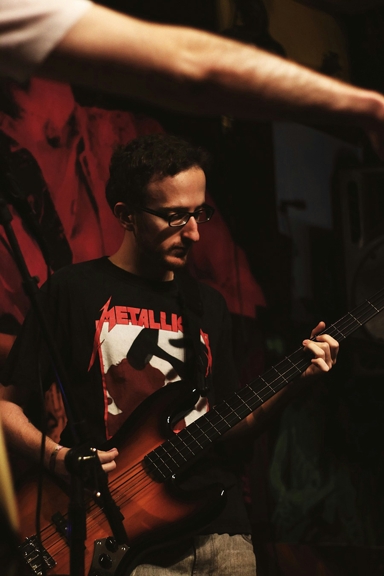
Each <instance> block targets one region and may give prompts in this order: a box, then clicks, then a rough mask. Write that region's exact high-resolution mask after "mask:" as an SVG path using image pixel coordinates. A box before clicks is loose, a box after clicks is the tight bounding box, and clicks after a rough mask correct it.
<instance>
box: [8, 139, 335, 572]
mask: <svg viewBox="0 0 384 576" xmlns="http://www.w3.org/2000/svg"><path fill="white" fill-rule="evenodd" d="M205 171H206V158H205V155H204V153H203V152H202V151H201V150H200V149H199V148H197V149H196V148H195V147H192V146H191V145H190V144H188V143H187V142H185V141H183V140H181V139H180V138H177V137H174V136H172V135H166V134H153V135H149V136H144V137H141V138H138V139H136V140H134V141H132V142H130V143H129V144H128V145H127V146H126V147H125V148H123V149H122V150H118V151H116V152H115V154H114V156H113V158H112V162H111V168H110V179H109V182H108V184H107V189H106V194H107V200H108V203H109V205H110V206H111V209H112V210H113V212H114V214H115V216H116V217H117V219H118V221H119V223H120V225H121V226H122V227H123V228H124V237H123V241H122V244H121V246H120V248H119V249H118V251H117V252H116V253H115V254H113V255H111V256H110V257H109V258H107V257H103V258H100V259H97V260H93V261H89V262H84V263H80V264H75V265H71V266H68V267H66V268H63V269H61V270H59V271H58V272H56V273H55V274H54V275H53V277H52V279H51V281H50V283H49V284H48V288H46V289H45V290H43V294H44V297H43V301H42V302H43V306H44V309H45V311H46V313H47V317H48V319H49V323H50V325H51V326H52V329H53V333H54V336H55V338H56V341H57V345H58V348H59V349H60V350H61V351H62V356H63V362H64V364H65V367H66V369H67V373H68V375H69V379H70V384H71V390H72V392H73V394H74V398H75V399H76V402H77V405H78V406H79V407H81V409H82V411H83V415H84V418H85V419H86V421H87V422H88V424H89V426H90V429H91V433H92V437H93V438H94V441H95V444H96V446H97V447H99V448H100V447H102V446H103V444H104V442H105V440H106V439H111V438H114V436H115V434H116V433H117V432H118V431H119V430H121V426H122V425H123V423H124V422H125V421H126V420H127V418H129V416H130V415H131V414H132V412H133V410H134V409H135V408H137V407H138V406H139V405H141V403H142V402H143V401H145V399H146V398H156V399H157V400H156V401H154V404H155V406H152V407H151V408H150V409H149V408H146V409H145V410H144V411H143V413H142V414H141V420H142V419H143V418H147V417H148V415H147V414H148V412H150V410H156V406H157V404H158V401H160V400H159V399H160V398H161V396H159V390H161V391H162V393H164V390H165V391H168V390H170V391H172V394H173V390H183V391H184V388H180V386H183V385H182V384H181V383H180V382H179V381H180V380H185V381H186V382H187V383H188V386H189V383H190V384H191V387H190V389H191V390H192V388H193V387H195V389H196V388H197V390H199V392H200V393H199V394H198V395H197V396H196V397H195V396H193V402H192V403H191V401H190V400H189V403H188V406H186V400H187V398H184V397H183V398H181V399H179V400H178V403H177V404H178V407H177V410H176V409H175V407H173V409H171V408H169V416H172V411H176V412H177V413H178V417H177V418H175V419H172V420H174V421H172V428H173V429H174V430H175V431H178V432H179V433H180V434H182V431H183V429H184V428H185V427H186V426H189V425H190V424H191V423H192V422H194V421H196V419H197V418H199V417H204V415H205V414H206V413H207V412H208V413H209V409H210V408H211V407H212V406H214V405H217V404H218V403H219V402H220V401H221V400H224V399H228V402H231V400H230V398H231V396H232V395H233V394H234V393H235V391H236V372H235V368H234V363H233V359H232V349H231V336H230V333H231V330H230V316H229V313H228V310H227V308H226V305H225V302H224V299H223V297H222V296H221V295H220V294H219V293H218V292H217V291H215V290H213V289H212V288H210V287H208V286H207V285H204V284H201V283H196V282H195V281H194V280H193V279H192V278H189V277H188V276H185V270H184V269H185V265H186V262H187V257H188V253H189V251H190V249H191V248H192V246H193V244H194V243H196V242H198V240H199V226H200V225H203V224H204V223H206V222H208V221H209V220H210V218H211V217H212V216H213V212H214V211H213V209H212V208H210V207H209V206H207V205H206V203H205V188H206V175H205ZM207 225H209V224H207ZM323 329H324V323H319V325H318V326H317V327H316V329H315V330H314V331H313V334H315V333H318V332H319V331H320V330H323ZM303 345H304V347H305V348H307V349H308V350H309V351H311V352H312V354H313V360H312V361H311V366H310V367H309V368H308V369H307V370H306V372H305V375H306V376H309V375H311V374H315V373H318V372H321V371H325V372H326V371H328V370H329V369H330V368H331V367H332V365H333V364H334V362H335V361H336V357H337V352H338V343H337V342H336V341H335V340H334V339H333V338H331V337H330V336H328V335H319V336H318V341H317V342H315V341H312V340H305V341H304V342H303ZM44 349H45V348H44V344H42V343H41V341H40V343H39V336H38V327H37V322H36V320H35V319H34V315H33V314H29V315H28V316H27V319H26V321H25V323H24V325H23V328H22V331H21V334H20V336H19V337H18V338H17V340H16V344H15V345H14V347H13V349H12V351H11V353H10V356H9V359H8V364H7V366H6V369H5V380H4V384H6V385H7V386H6V387H4V388H3V391H2V392H3V393H2V402H1V409H2V417H3V426H4V431H5V435H6V438H7V439H8V441H9V443H10V445H13V446H14V447H15V448H16V449H18V450H20V451H22V452H23V453H24V454H25V455H27V456H29V457H32V458H33V459H34V460H35V461H37V460H38V455H39V450H40V444H41V433H40V432H39V431H38V430H37V428H36V427H35V426H34V425H33V424H32V422H31V421H29V420H28V419H27V416H26V414H25V412H24V409H25V408H26V407H27V406H28V402H29V400H30V398H31V397H36V393H37V382H38V378H39V375H40V377H41V379H42V381H43V384H44V387H45V388H46V387H47V386H49V385H50V383H51V382H52V378H53V376H52V373H51V370H50V365H49V362H48V359H47V355H46V354H45V353H44ZM201 364H203V366H202V369H200V368H199V367H200V366H201ZM303 380H304V379H300V383H299V384H297V383H292V384H289V385H288V386H286V387H285V388H283V390H281V391H280V392H278V393H277V394H275V395H274V396H273V397H272V398H271V399H270V400H268V401H267V402H265V403H264V404H263V406H262V407H261V408H259V409H258V410H256V411H255V412H254V413H252V414H251V415H249V416H248V417H247V418H244V419H243V420H242V422H240V423H239V424H237V425H236V426H234V427H233V428H232V430H231V431H230V432H229V433H228V434H229V436H232V438H234V437H235V436H236V435H237V434H241V433H245V432H247V431H248V430H250V429H255V430H257V428H258V426H261V425H264V423H265V420H266V418H268V417H269V416H271V415H272V414H273V413H274V412H275V410H276V409H277V408H278V406H279V405H280V406H282V405H284V403H285V402H286V401H287V399H288V398H289V397H290V396H291V394H292V392H294V391H295V390H296V388H297V387H301V386H302V382H303ZM164 387H165V388H164ZM168 387H169V388H168ZM188 390H189V388H188ZM154 395H156V396H154ZM172 401H174V399H173V400H172ZM135 418H136V419H137V416H135ZM128 421H129V420H128ZM199 422H202V420H200V421H199ZM162 424H163V425H164V424H165V422H163V423H162ZM152 426H154V424H153V423H152ZM155 427H156V426H155ZM180 431H181V432H180ZM153 432H154V431H153ZM72 442H73V439H72V438H71V434H70V429H65V430H64V432H63V434H62V437H61V444H60V445H57V444H56V443H55V442H53V440H51V439H49V438H48V439H47V441H46V447H45V465H46V467H47V468H49V469H50V470H51V471H54V472H55V473H56V474H57V475H59V476H62V477H63V478H66V477H67V476H68V472H67V467H66V461H65V457H66V455H67V454H68V446H70V445H71V443H72ZM110 442H113V440H110ZM137 442H139V439H138V440H137ZM200 442H202V440H201V439H200ZM62 446H65V447H64V448H63V447H62ZM187 450H188V447H187ZM118 456H119V454H118V451H117V450H116V449H115V448H113V447H112V448H111V449H110V450H109V451H107V450H100V451H99V458H100V462H101V463H102V465H103V468H104V470H105V471H106V472H110V473H113V472H114V470H115V468H116V466H117V469H118V467H119V457H118ZM189 456H190V455H189V454H188V457H189ZM229 462H230V460H229V455H228V453H227V452H226V443H225V442H218V443H217V445H215V446H214V448H213V450H212V451H210V453H209V458H208V459H201V460H199V461H198V462H197V464H196V465H195V466H193V467H192V468H190V469H189V467H188V466H187V476H188V477H187V478H186V479H185V480H183V485H184V487H189V488H197V487H201V486H203V485H205V484H207V483H208V484H212V483H214V482H220V484H222V485H223V486H224V487H225V489H226V494H227V504H226V505H225V507H224V509H223V510H222V511H221V512H220V514H219V515H218V516H217V517H214V518H213V519H212V520H211V521H210V522H209V523H208V525H205V524H204V523H203V525H202V526H201V529H200V530H199V534H198V535H197V536H196V537H195V538H194V539H192V540H188V541H187V543H186V546H187V547H186V548H182V549H177V550H176V551H175V550H172V551H171V552H170V551H169V550H167V552H166V553H165V552H159V553H158V554H157V555H156V554H155V555H152V556H151V557H150V558H149V557H146V558H143V559H141V560H140V562H141V564H140V565H139V566H138V567H137V568H136V569H135V572H134V574H135V576H139V575H146V576H148V575H152V574H162V575H168V574H171V573H174V574H175V573H177V574H191V573H192V570H193V566H195V569H198V573H199V574H208V573H209V574H220V576H225V575H228V576H233V575H234V574H239V575H240V574H241V576H246V575H254V574H255V558H254V553H253V547H252V543H251V539H250V536H249V533H250V525H249V521H248V518H247V514H246V510H245V507H244V503H243V499H242V494H241V490H240V487H239V481H238V478H237V476H236V471H235V469H234V466H232V465H231V464H230V463H229ZM147 480H148V482H150V479H149V478H148V479H147ZM137 482H139V480H137ZM153 506H154V505H153V503H151V505H150V506H149V507H148V510H147V513H148V514H151V513H152V511H153ZM122 512H123V514H125V511H124V509H123V510H122ZM169 514H171V511H169ZM166 515H167V510H166ZM135 522H138V523H140V522H141V521H140V520H139V519H138V517H137V516H135ZM147 523H148V522H147ZM128 524H129V522H128ZM145 524H146V522H145V521H144V520H143V526H144V525H145ZM130 528H132V526H129V529H130ZM129 529H128V535H129ZM196 567H198V568H196ZM168 570H169V571H168Z"/></svg>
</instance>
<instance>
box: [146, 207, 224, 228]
mask: <svg viewBox="0 0 384 576" xmlns="http://www.w3.org/2000/svg"><path fill="white" fill-rule="evenodd" d="M135 209H136V210H141V212H148V214H153V215H154V216H158V217H159V218H162V219H163V220H165V221H166V222H168V226H172V227H177V226H185V225H186V224H187V223H188V222H189V219H190V218H191V217H192V216H193V217H194V219H195V220H196V222H197V223H198V224H204V222H208V220H210V219H211V218H212V216H213V214H214V212H215V209H214V208H212V206H208V204H204V206H202V207H201V208H198V209H197V210H195V211H194V212H174V213H173V214H164V212H158V211H157V210H151V209H150V208H143V207H141V206H135Z"/></svg>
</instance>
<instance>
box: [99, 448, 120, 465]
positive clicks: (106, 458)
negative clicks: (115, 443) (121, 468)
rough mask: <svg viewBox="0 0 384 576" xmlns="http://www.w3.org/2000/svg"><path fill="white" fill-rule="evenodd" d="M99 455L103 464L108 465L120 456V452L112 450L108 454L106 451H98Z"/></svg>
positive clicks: (115, 449)
mask: <svg viewBox="0 0 384 576" xmlns="http://www.w3.org/2000/svg"><path fill="white" fill-rule="evenodd" d="M97 455H98V457H99V460H100V462H101V464H106V463H108V462H112V461H113V460H114V459H115V458H116V457H117V456H118V455H119V452H118V450H117V448H111V450H108V451H107V452H105V451H104V450H98V451H97Z"/></svg>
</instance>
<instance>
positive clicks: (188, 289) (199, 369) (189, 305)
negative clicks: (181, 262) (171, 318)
mask: <svg viewBox="0 0 384 576" xmlns="http://www.w3.org/2000/svg"><path fill="white" fill-rule="evenodd" d="M175 279H176V282H177V285H178V292H179V298H180V302H181V309H182V315H183V326H184V334H185V336H186V337H187V338H188V339H189V340H190V342H191V348H192V358H191V359H190V361H189V366H187V372H188V373H190V374H191V380H192V382H193V383H194V384H195V385H197V388H198V390H199V392H200V395H201V396H206V395H207V393H208V390H209V386H208V378H207V377H206V373H205V361H204V357H203V349H202V346H201V342H200V326H201V318H202V316H203V312H204V308H203V301H202V299H201V294H200V288H199V283H198V282H197V280H196V279H195V278H193V276H191V275H190V274H189V273H188V272H187V271H185V270H183V271H179V272H177V274H175Z"/></svg>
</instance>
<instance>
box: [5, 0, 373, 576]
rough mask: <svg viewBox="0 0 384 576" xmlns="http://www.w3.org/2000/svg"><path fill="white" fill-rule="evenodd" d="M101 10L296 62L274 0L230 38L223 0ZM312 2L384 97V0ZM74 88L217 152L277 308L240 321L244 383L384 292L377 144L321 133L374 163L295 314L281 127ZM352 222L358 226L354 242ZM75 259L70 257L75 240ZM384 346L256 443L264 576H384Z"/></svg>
mask: <svg viewBox="0 0 384 576" xmlns="http://www.w3.org/2000/svg"><path fill="white" fill-rule="evenodd" d="M101 3H102V4H105V5H106V6H109V7H111V8H116V9H118V10H120V11H122V12H126V13H128V14H131V15H134V16H137V17H140V18H144V19H148V20H153V21H156V22H165V23H173V24H182V25H188V26H193V27H196V28H200V29H203V30H208V31H211V32H215V33H220V34H223V35H226V36H229V37H232V38H237V39H238V40H241V41H245V42H248V43H253V44H255V45H257V46H260V47H263V48H265V49H267V50H270V51H271V52H274V53H276V54H279V55H282V56H283V57H285V56H286V48H285V47H284V45H282V44H280V43H279V42H278V41H277V40H276V39H274V38H273V37H272V36H271V34H270V32H269V18H268V10H267V7H268V4H267V3H266V4H264V3H263V2H262V0H253V1H252V0H248V1H245V0H242V1H240V0H239V1H237V2H234V5H235V6H236V7H237V11H238V19H237V21H236V22H234V23H233V25H232V26H230V27H228V28H227V29H225V30H224V31H223V30H221V31H219V30H218V18H217V5H216V2H214V1H213V0H190V1H188V2H180V1H176V0H156V1H155V0H140V1H138V0H131V1H129V0H127V1H125V2H122V1H115V2H112V1H111V2H101ZM301 3H302V4H304V5H306V6H310V7H312V8H316V9H319V10H320V11H323V12H324V13H326V14H330V15H332V17H334V18H335V19H336V21H337V22H338V24H339V25H340V26H341V29H342V30H343V34H344V37H345V40H346V44H347V47H348V56H349V63H350V72H349V75H350V77H349V81H350V82H351V83H353V84H355V85H357V86H361V87H364V88H370V89H374V90H377V91H379V92H383V91H384V66H383V64H384V6H383V5H382V2H364V1H361V2H347V1H340V2H337V1H336V0H335V1H332V0H330V1H329V2H326V1H324V2H323V1H321V0H319V1H318V2H316V0H313V1H311V0H308V1H303V2H301ZM320 70H321V71H322V72H324V73H326V74H329V75H331V76H335V77H337V76H338V74H339V66H338V58H337V54H336V55H335V54H325V55H324V58H323V64H322V66H321V68H320ZM72 90H73V94H74V96H75V99H76V101H77V103H79V104H80V105H82V106H84V107H93V106H94V107H97V108H101V109H104V110H121V111H129V112H131V113H133V114H134V115H136V117H137V118H140V117H142V116H146V117H150V118H153V119H154V120H155V121H157V122H158V123H159V125H161V126H162V128H163V129H164V130H166V131H169V132H173V133H176V134H179V135H181V136H184V137H187V138H188V139H190V140H192V141H193V142H195V143H197V144H199V145H202V146H204V147H205V148H207V149H208V150H209V151H210V152H211V155H212V158H213V166H214V168H213V171H212V175H211V179H210V181H209V191H210V194H211V195H212V197H213V198H214V200H215V203H216V204H217V206H218V208H219V210H220V213H221V215H222V216H223V218H224V220H225V222H226V224H227V225H228V227H229V230H230V232H231V235H232V238H233V240H234V242H235V243H236V244H237V245H239V246H240V247H241V248H242V249H243V250H244V252H245V254H246V256H247V258H248V262H249V267H250V270H251V272H252V274H253V276H254V277H255V279H256V280H257V282H258V283H259V285H260V286H261V288H262V290H263V293H264V295H265V299H266V303H267V306H266V307H265V308H262V309H260V310H258V314H257V317H256V318H255V319H250V318H244V317H241V316H237V315H233V321H234V335H235V355H236V360H237V363H238V367H239V372H240V374H241V377H242V379H243V381H244V383H246V382H247V381H248V380H249V379H250V378H251V377H252V376H254V375H255V374H252V373H251V371H252V366H253V364H254V362H253V361H252V354H253V352H252V345H253V344H254V345H255V348H256V349H257V354H258V366H259V365H260V353H261V354H262V358H263V359H262V364H263V365H264V366H265V367H268V366H270V365H271V364H273V363H275V362H276V361H277V360H278V359H279V358H280V357H281V353H282V352H286V351H288V352H289V351H290V350H293V349H295V348H296V347H297V346H298V345H299V344H300V342H301V340H302V338H304V337H306V336H307V335H308V334H309V332H310V330H311V329H312V327H313V326H314V325H315V324H316V323H317V321H318V320H320V319H323V320H325V321H327V323H330V322H333V321H335V320H337V319H338V318H339V317H341V316H342V315H344V314H345V313H346V312H347V311H348V310H349V309H350V308H351V307H353V305H354V304H355V303H356V302H355V300H358V299H359V298H361V297H362V296H364V297H367V296H370V295H371V294H372V293H373V292H374V291H376V290H377V289H378V288H380V287H381V286H382V285H383V284H384V275H383V266H384V260H383V249H384V248H383V246H384V199H383V198H384V186H383V184H384V177H382V176H381V169H382V163H381V162H380V161H379V160H378V159H377V157H376V156H375V154H374V153H373V151H372V148H371V146H370V143H369V142H368V140H367V138H366V136H365V135H364V134H362V133H360V132H359V131H356V130H349V129H346V128H341V127H337V126H336V127H332V129H331V128H329V127H326V126H311V127H310V128H314V129H316V130H318V131H320V132H324V133H325V134H328V135H332V136H334V137H336V138H337V139H339V140H341V141H344V142H346V143H348V144H351V145H353V146H358V147H359V149H360V150H361V156H360V158H359V159H356V157H355V156H353V155H351V156H348V155H347V156H345V157H342V158H340V159H339V161H338V163H337V164H336V165H335V172H334V175H333V176H334V177H333V179H331V180H330V182H329V193H330V196H331V198H332V207H333V214H332V216H333V225H332V228H331V229H330V230H322V229H318V228H316V227H310V228H309V230H308V239H309V252H310V259H311V266H310V269H309V278H308V282H309V284H310V285H311V287H312V290H311V297H310V298H307V299H306V300H305V301H303V302H301V306H302V307H303V309H304V310H305V314H302V315H295V313H294V308H293V300H292V291H291V285H292V265H293V255H294V250H295V246H294V244H293V242H292V237H290V236H289V235H287V234H282V233H281V231H280V230H279V224H278V206H277V192H276V180H275V177H276V174H275V143H274V131H273V123H271V122H251V121H239V120H233V119H231V118H203V117H199V116H195V117H190V116H184V115H181V114H178V113H172V112H169V111H167V112H165V111H164V110H160V109H157V108H156V107H153V106H146V105H143V104H140V103H138V102H135V101H131V100H129V99H125V98H121V97H119V98H117V97H113V96H110V95H107V94H104V93H95V92H93V91H91V90H85V89H79V88H78V87H72ZM11 105H12V99H9V98H7V93H6V91H3V104H2V109H3V110H4V111H6V112H9V111H10V107H11ZM293 145H294V143H293ZM3 146H5V147H7V146H9V142H5V143H4V142H3ZM320 169H321V168H320ZM348 169H353V170H356V171H357V172H358V173H359V174H364V175H367V174H368V176H364V179H363V182H364V184H363V185H360V184H359V185H357V187H356V186H355V185H354V184H351V185H350V187H349V188H348V186H347V193H346V194H345V198H346V201H345V202H344V203H343V202H341V195H340V180H339V171H343V170H344V171H345V170H348ZM372 174H373V176H372ZM359 182H360V180H359ZM362 195H363V200H362ZM343 198H344V196H343ZM345 217H346V218H347V220H348V222H349V224H350V225H351V229H350V231H349V232H348V233H346V232H345V225H344V224H345V220H344V219H345ZM61 249H62V250H64V251H65V246H64V245H63V244H62V245H61ZM351 262H352V264H351ZM4 325H5V324H4V318H3V326H4ZM5 331H6V330H5ZM383 339H384V334H383V333H382V329H381V325H379V326H378V327H375V328H371V329H370V330H364V329H362V330H360V331H358V333H356V334H355V335H354V337H352V338H351V339H349V340H348V341H347V342H345V343H343V345H342V352H341V354H340V358H339V362H338V365H337V367H336V368H335V369H334V370H333V372H332V373H331V374H330V375H329V377H327V378H326V379H323V380H321V381H320V382H319V383H318V385H317V386H313V387H310V388H309V390H308V392H307V393H306V395H304V396H303V397H301V398H299V399H298V400H297V401H295V402H294V403H293V404H292V406H290V407H289V408H288V409H287V410H286V411H285V412H284V414H283V415H282V416H281V417H279V418H278V419H277V420H276V421H275V422H274V423H273V424H272V426H271V427H270V429H269V430H268V431H267V432H266V433H265V434H264V435H263V436H262V437H261V438H260V439H259V440H258V441H257V442H256V443H255V446H254V448H253V458H252V460H251V462H250V464H249V469H248V476H249V477H248V476H247V484H246V491H247V499H248V502H249V509H250V514H251V518H252V522H253V524H254V532H255V541H256V548H257V551H258V560H259V572H258V574H259V576H264V575H267V574H268V575H269V574H270V575H271V576H275V575H284V576H290V575H291V574H292V575H293V574H295V575H296V574H305V575H306V574H312V573H319V574H320V573H321V574H325V575H332V576H333V575H342V576H343V575H344V574H345V575H347V574H348V576H351V575H354V574H356V575H359V576H360V574H361V575H363V574H364V575H365V574H366V573H367V572H369V573H370V574H371V575H376V574H383V573H384V569H383V563H384V554H383V552H382V550H383V547H384V526H383V511H384V510H383V509H384V496H383V494H382V479H383V459H382V452H383V450H382V438H383V432H384V425H383V411H384V390H383V375H384V354H383V345H384V344H383Z"/></svg>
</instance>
